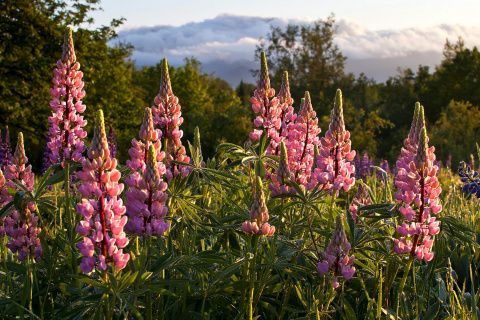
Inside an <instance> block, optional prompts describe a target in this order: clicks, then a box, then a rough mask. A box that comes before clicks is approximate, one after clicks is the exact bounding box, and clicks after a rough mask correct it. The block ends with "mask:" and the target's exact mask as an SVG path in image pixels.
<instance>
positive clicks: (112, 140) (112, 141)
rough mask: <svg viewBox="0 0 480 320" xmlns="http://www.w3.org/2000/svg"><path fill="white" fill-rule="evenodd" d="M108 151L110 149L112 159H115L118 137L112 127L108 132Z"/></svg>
mask: <svg viewBox="0 0 480 320" xmlns="http://www.w3.org/2000/svg"><path fill="white" fill-rule="evenodd" d="M107 140H108V149H110V158H115V157H116V155H117V137H115V132H114V131H113V126H112V125H110V130H109V131H108V136H107Z"/></svg>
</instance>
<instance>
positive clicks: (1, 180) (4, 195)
mask: <svg viewBox="0 0 480 320" xmlns="http://www.w3.org/2000/svg"><path fill="white" fill-rule="evenodd" d="M12 200H13V196H11V195H10V194H9V193H8V187H7V184H6V179H5V176H4V175H3V172H2V169H0V209H2V208H3V206H4V205H5V204H7V203H9V202H10V201H12ZM4 221H5V218H3V219H1V220H0V238H3V237H5V226H4Z"/></svg>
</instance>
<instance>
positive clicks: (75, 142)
mask: <svg viewBox="0 0 480 320" xmlns="http://www.w3.org/2000/svg"><path fill="white" fill-rule="evenodd" d="M76 60H77V59H76V56H75V50H74V47H73V38H72V29H71V28H70V27H67V28H66V29H65V40H64V43H63V54H62V59H60V60H58V62H57V68H56V69H55V70H53V74H54V78H53V80H52V81H53V88H51V89H50V93H51V94H52V96H53V100H52V101H50V107H51V108H52V116H51V117H49V118H48V121H49V122H50V129H49V133H50V142H49V143H48V147H49V148H50V150H49V152H50V155H49V156H50V160H51V161H52V162H53V163H59V162H61V163H63V161H64V160H73V161H80V162H81V161H82V160H83V156H82V153H83V152H84V151H85V145H84V143H83V141H82V139H84V138H85V137H86V136H87V132H86V131H84V130H83V127H84V126H85V125H86V124H87V120H84V118H83V116H80V115H78V114H81V113H83V112H84V111H85V105H84V104H82V101H81V99H83V97H85V90H83V86H84V82H83V81H82V77H83V72H81V71H79V70H80V63H78V62H77V61H76ZM77 113H78V114H77Z"/></svg>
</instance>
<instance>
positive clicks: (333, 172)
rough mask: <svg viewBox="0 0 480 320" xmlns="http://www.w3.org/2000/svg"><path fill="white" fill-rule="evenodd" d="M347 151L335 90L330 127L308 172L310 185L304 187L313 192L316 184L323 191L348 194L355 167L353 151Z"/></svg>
mask: <svg viewBox="0 0 480 320" xmlns="http://www.w3.org/2000/svg"><path fill="white" fill-rule="evenodd" d="M351 147H352V141H351V140H350V132H349V131H348V130H346V129H345V122H344V119H343V105H342V91H340V89H337V93H336V96H335V104H334V107H333V110H332V116H331V120H330V126H329V128H328V131H327V132H326V133H325V137H323V138H322V139H321V145H320V154H319V155H318V156H317V159H316V161H317V168H315V171H314V172H312V177H311V183H310V184H309V185H307V187H308V188H313V187H314V186H315V185H316V184H317V183H320V184H321V185H323V188H324V190H332V189H333V190H335V192H336V193H338V192H339V190H340V189H343V190H344V191H346V192H348V190H350V188H352V187H353V185H354V184H355V167H354V166H353V165H352V164H351V161H352V160H353V159H354V157H355V151H353V150H351ZM332 192H333V191H332Z"/></svg>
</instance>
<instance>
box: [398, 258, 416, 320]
mask: <svg viewBox="0 0 480 320" xmlns="http://www.w3.org/2000/svg"><path fill="white" fill-rule="evenodd" d="M413 259H414V256H413V255H410V256H409V257H408V262H407V265H406V266H405V269H404V272H403V277H402V280H401V281H400V286H399V288H398V294H397V302H396V304H397V306H396V308H395V310H396V311H395V319H398V307H399V305H400V299H401V297H402V293H403V289H404V288H405V283H406V282H407V278H408V273H409V272H410V267H411V266H412V263H413Z"/></svg>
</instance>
